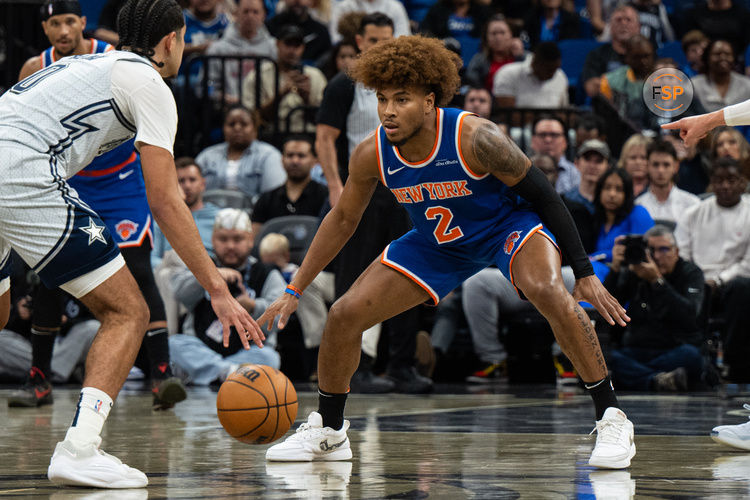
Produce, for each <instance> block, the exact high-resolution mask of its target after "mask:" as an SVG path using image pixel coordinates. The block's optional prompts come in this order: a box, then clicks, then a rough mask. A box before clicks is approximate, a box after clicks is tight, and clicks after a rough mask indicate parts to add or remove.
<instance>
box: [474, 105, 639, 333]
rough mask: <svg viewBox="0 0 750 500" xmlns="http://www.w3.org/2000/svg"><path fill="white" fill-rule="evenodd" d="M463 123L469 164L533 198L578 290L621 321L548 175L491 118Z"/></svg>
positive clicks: (620, 311)
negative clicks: (572, 274)
mask: <svg viewBox="0 0 750 500" xmlns="http://www.w3.org/2000/svg"><path fill="white" fill-rule="evenodd" d="M464 129H465V130H462V134H461V152H462V154H463V156H464V158H465V159H466V161H467V163H468V164H469V168H471V169H472V170H473V171H474V172H476V173H480V174H482V173H491V174H492V175H494V176H495V177H497V178H498V179H500V180H501V181H503V183H505V184H506V185H508V186H510V187H511V188H512V189H513V191H515V192H516V193H517V194H518V195H519V196H521V197H523V198H524V199H526V200H527V201H528V202H530V203H531V204H532V206H533V207H534V211H535V212H536V213H537V214H538V215H539V218H540V219H542V222H543V223H544V225H545V226H547V227H548V228H549V230H550V231H552V234H554V235H555V237H556V238H557V242H558V244H559V245H560V250H561V251H562V253H563V254H564V255H565V257H566V258H567V260H568V262H570V266H571V267H572V269H573V273H574V274H575V277H576V287H577V288H579V291H578V294H579V296H585V297H586V299H591V300H590V302H591V304H592V305H594V307H596V308H597V310H598V311H599V312H600V314H601V315H602V316H603V317H604V318H605V319H606V320H607V321H608V322H610V324H614V323H615V322H617V323H618V324H620V325H622V326H625V322H626V321H629V318H628V317H627V315H626V314H625V309H624V308H623V307H622V306H621V305H620V304H619V303H617V301H616V300H615V299H614V298H613V297H612V296H611V295H610V294H609V292H607V290H606V289H605V288H604V286H603V285H602V284H601V282H600V281H599V279H598V278H597V277H596V276H594V269H593V267H592V266H591V262H590V261H589V259H588V256H587V255H586V251H585V250H584V248H583V244H582V243H581V238H580V236H579V235H578V229H577V228H576V226H575V223H574V222H573V217H571V215H570V212H568V209H567V207H566V206H565V203H563V201H562V198H560V195H559V194H557V192H556V191H555V189H554V187H552V185H551V184H550V183H549V180H547V177H546V176H545V175H544V174H543V173H542V172H541V170H539V169H538V168H536V167H534V166H533V165H531V161H530V160H529V159H528V158H527V157H526V155H524V154H523V152H522V151H521V150H520V149H519V148H518V146H516V144H515V143H514V142H513V141H512V140H511V139H510V138H509V137H508V136H507V135H506V134H504V133H503V132H502V131H501V130H500V129H499V128H498V127H497V126H496V125H495V124H494V123H492V122H490V121H488V120H485V119H482V118H478V117H467V118H466V123H465V127H464Z"/></svg>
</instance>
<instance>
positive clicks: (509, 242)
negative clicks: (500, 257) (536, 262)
mask: <svg viewBox="0 0 750 500" xmlns="http://www.w3.org/2000/svg"><path fill="white" fill-rule="evenodd" d="M520 239H521V231H513V232H512V233H510V234H509V235H508V237H507V238H506V239H505V244H504V245H503V251H504V252H505V253H506V254H507V255H510V254H511V253H513V247H515V246H516V241H518V240H520Z"/></svg>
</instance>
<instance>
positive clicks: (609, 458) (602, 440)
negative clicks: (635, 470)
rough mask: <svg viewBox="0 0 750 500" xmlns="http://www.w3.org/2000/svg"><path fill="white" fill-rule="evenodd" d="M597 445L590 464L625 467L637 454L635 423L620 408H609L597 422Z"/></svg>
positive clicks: (617, 467) (606, 467)
mask: <svg viewBox="0 0 750 500" xmlns="http://www.w3.org/2000/svg"><path fill="white" fill-rule="evenodd" d="M594 431H596V445H595V446H594V451H592V452H591V458H589V465H593V466H594V467H599V468H601V469H624V468H626V467H629V466H630V459H631V458H633V457H634V456H635V443H634V442H633V423H632V422H631V421H630V420H628V417H626V416H625V414H624V413H623V412H622V410H619V409H618V408H614V407H611V408H607V411H605V412H604V416H603V417H602V419H601V420H599V421H598V422H597V423H596V428H595V429H594V430H593V431H591V434H593V433H594Z"/></svg>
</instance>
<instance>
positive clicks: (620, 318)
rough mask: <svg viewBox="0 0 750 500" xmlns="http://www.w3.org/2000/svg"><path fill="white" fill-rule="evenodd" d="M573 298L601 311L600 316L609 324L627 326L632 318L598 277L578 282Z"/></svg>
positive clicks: (589, 277)
mask: <svg viewBox="0 0 750 500" xmlns="http://www.w3.org/2000/svg"><path fill="white" fill-rule="evenodd" d="M573 298H574V299H575V300H576V301H585V302H588V303H589V304H591V305H592V306H594V307H595V308H596V310H597V311H599V314H601V315H602V317H603V318H604V319H605V320H606V321H607V323H609V324H610V325H614V324H615V323H617V324H618V325H620V326H625V325H626V323H627V322H628V321H630V318H629V317H628V315H627V314H626V313H625V308H624V307H622V306H621V305H620V303H619V302H617V299H615V298H614V297H612V295H611V294H610V293H609V292H608V291H607V289H606V288H604V285H602V282H601V281H599V278H597V277H596V276H593V275H592V276H586V277H585V278H581V279H578V280H576V284H575V287H573Z"/></svg>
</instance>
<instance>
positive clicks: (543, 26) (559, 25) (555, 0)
mask: <svg viewBox="0 0 750 500" xmlns="http://www.w3.org/2000/svg"><path fill="white" fill-rule="evenodd" d="M538 4H539V5H538V7H536V8H532V9H529V10H530V11H531V12H530V13H529V15H528V16H527V17H526V19H525V21H524V28H525V31H526V34H527V36H528V37H529V45H530V46H531V48H532V49H533V48H534V47H536V46H537V45H538V44H539V43H540V42H558V41H560V40H565V39H566V38H579V37H580V36H581V26H580V20H579V19H578V15H577V14H575V13H572V12H569V11H567V10H565V9H563V8H561V5H562V0H540V2H538Z"/></svg>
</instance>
